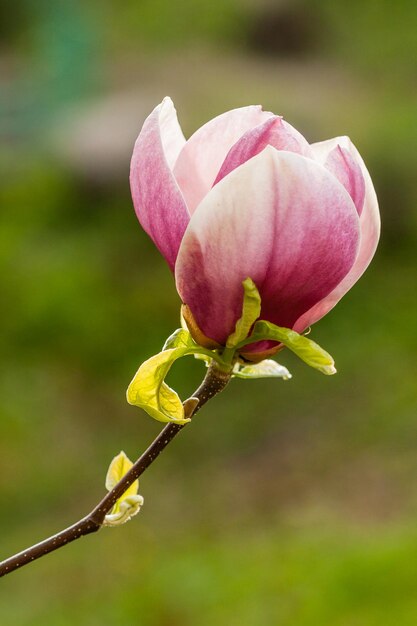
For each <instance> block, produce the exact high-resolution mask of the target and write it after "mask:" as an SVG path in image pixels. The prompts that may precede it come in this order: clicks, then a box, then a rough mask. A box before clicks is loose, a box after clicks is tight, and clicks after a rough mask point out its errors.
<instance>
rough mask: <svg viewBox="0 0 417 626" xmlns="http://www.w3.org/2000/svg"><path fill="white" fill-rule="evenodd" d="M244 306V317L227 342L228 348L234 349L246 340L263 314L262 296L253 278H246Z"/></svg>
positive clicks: (237, 323) (239, 320)
mask: <svg viewBox="0 0 417 626" xmlns="http://www.w3.org/2000/svg"><path fill="white" fill-rule="evenodd" d="M242 285H243V290H244V295H243V306H242V316H241V317H240V318H239V319H238V321H237V322H236V326H235V330H234V332H233V333H232V334H231V335H229V337H228V339H227V341H226V347H227V348H234V347H235V346H237V344H238V343H240V342H241V341H243V340H244V339H246V337H247V336H248V334H249V331H250V329H251V328H252V326H253V324H254V323H255V321H256V320H257V319H258V317H259V315H260V314H261V296H260V295H259V291H258V289H257V288H256V285H255V283H254V282H253V280H252V279H251V278H246V279H245V280H244V281H243V283H242Z"/></svg>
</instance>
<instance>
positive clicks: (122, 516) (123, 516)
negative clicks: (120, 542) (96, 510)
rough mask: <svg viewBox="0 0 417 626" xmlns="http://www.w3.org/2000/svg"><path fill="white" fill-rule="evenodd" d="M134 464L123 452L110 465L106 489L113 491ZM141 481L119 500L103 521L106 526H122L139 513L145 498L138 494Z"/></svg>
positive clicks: (128, 489)
mask: <svg viewBox="0 0 417 626" xmlns="http://www.w3.org/2000/svg"><path fill="white" fill-rule="evenodd" d="M132 465H133V463H132V461H131V460H130V459H128V457H127V456H126V454H125V453H124V452H123V451H122V452H120V453H119V454H118V455H117V456H115V457H114V459H113V460H112V462H111V463H110V466H109V469H108V471H107V475H106V489H107V490H108V491H111V490H112V489H113V487H115V486H116V485H117V483H118V482H119V480H120V479H121V478H123V476H124V475H125V474H127V472H128V471H129V470H130V468H131V467H132ZM138 489H139V481H138V480H135V482H134V483H132V484H131V485H130V487H128V488H127V489H126V491H125V492H124V494H123V495H122V496H121V497H120V498H119V499H118V500H117V502H116V503H115V505H114V506H113V508H112V510H111V511H110V513H108V514H107V515H106V516H105V518H104V521H103V525H104V526H120V524H124V523H125V522H127V521H128V520H130V518H131V517H133V516H134V515H136V514H137V513H139V511H140V508H141V506H142V505H143V497H142V496H140V495H139V494H138Z"/></svg>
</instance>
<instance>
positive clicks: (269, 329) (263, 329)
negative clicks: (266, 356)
mask: <svg viewBox="0 0 417 626" xmlns="http://www.w3.org/2000/svg"><path fill="white" fill-rule="evenodd" d="M263 339H270V340H272V341H278V342H280V343H283V344H284V345H285V346H287V348H289V349H290V350H291V351H292V352H294V354H296V355H297V356H298V357H299V358H300V359H302V360H303V361H304V362H305V363H307V365H310V366H311V367H314V368H315V369H317V370H319V371H320V372H322V373H323V374H327V375H331V374H336V368H335V366H334V360H333V358H332V357H331V356H330V354H329V353H328V352H326V351H325V350H323V348H321V347H320V346H319V345H318V344H317V343H315V342H314V341H312V340H311V339H308V338H307V337H305V336H304V335H299V334H298V333H296V332H295V330H291V329H290V328H283V327H281V326H275V324H271V322H265V321H264V320H261V321H259V322H256V324H255V327H254V329H253V333H252V334H251V336H250V337H249V338H248V339H245V341H242V342H240V344H239V345H238V346H237V347H238V349H241V348H242V347H243V346H245V345H247V344H248V343H253V342H255V341H261V340H263Z"/></svg>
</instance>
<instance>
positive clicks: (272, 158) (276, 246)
mask: <svg viewBox="0 0 417 626" xmlns="http://www.w3.org/2000/svg"><path fill="white" fill-rule="evenodd" d="M358 239H359V218H358V215H357V212H356V209H355V206H354V204H353V202H352V200H351V198H350V196H349V194H348V193H347V192H346V190H345V189H344V187H343V186H342V185H341V184H340V183H339V182H338V181H337V180H336V179H335V177H334V176H333V175H332V174H330V172H328V171H327V170H326V169H325V168H324V167H323V166H322V165H320V164H318V163H316V162H315V161H313V160H312V159H308V158H305V157H303V156H300V155H298V154H294V153H291V152H286V151H280V152H279V151H277V150H276V149H275V148H272V147H270V146H268V147H267V148H265V150H264V151H263V152H261V153H260V154H258V155H257V156H255V157H253V158H252V159H250V160H249V161H247V162H246V163H244V164H243V165H241V166H240V167H238V168H237V169H235V170H234V171H232V172H231V173H230V174H229V175H228V176H226V177H225V178H224V179H223V180H222V181H220V182H219V184H218V185H216V186H215V187H213V189H212V190H211V191H210V193H209V194H208V195H207V196H206V197H205V198H204V200H203V201H202V202H201V204H200V205H199V207H198V208H197V210H196V211H195V213H194V214H193V215H192V217H191V220H190V223H189V225H188V228H187V230H186V232H185V234H184V238H183V241H182V243H181V247H180V250H179V253H178V259H177V264H176V268H175V275H176V282H177V289H178V293H179V294H180V296H181V298H182V300H183V302H184V303H186V304H188V306H189V307H190V309H191V311H192V313H193V315H194V318H195V320H196V322H197V324H198V326H199V327H200V328H201V330H202V331H203V333H204V334H205V335H206V336H207V337H210V338H212V339H215V340H216V341H218V342H219V343H221V344H224V343H225V341H226V338H227V337H228V335H229V334H230V333H231V332H232V331H233V329H234V326H235V323H236V320H237V319H238V318H239V317H240V314H241V307H242V298H243V288H242V280H244V279H245V278H247V277H248V276H249V277H250V278H252V279H253V280H254V281H255V283H256V285H257V287H258V289H259V291H260V294H261V297H262V313H261V318H262V319H266V320H269V321H271V322H274V323H275V324H278V325H281V326H287V327H292V325H293V324H294V323H295V321H296V320H297V319H298V318H299V317H300V316H301V315H302V314H303V313H304V312H305V311H306V310H308V309H310V308H311V307H312V306H313V305H314V304H315V303H316V302H318V301H320V300H321V299H322V298H324V297H325V296H326V295H327V294H328V293H330V292H331V291H332V290H333V289H334V288H335V286H336V285H337V284H338V283H339V282H340V281H341V280H342V278H343V277H344V276H346V274H347V273H348V271H349V270H350V268H351V267H352V265H353V263H354V260H355V258H356V253H357V246H358Z"/></svg>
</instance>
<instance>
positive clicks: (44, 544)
mask: <svg viewBox="0 0 417 626" xmlns="http://www.w3.org/2000/svg"><path fill="white" fill-rule="evenodd" d="M230 376H231V373H230V372H224V371H222V370H220V369H219V368H218V366H217V365H216V364H215V363H214V361H213V362H212V364H211V365H210V367H209V368H208V370H207V373H206V376H205V378H204V380H203V382H202V383H201V385H200V387H199V388H198V389H197V390H196V391H195V393H194V394H193V395H192V396H191V398H189V399H188V400H186V401H185V402H184V408H185V412H186V416H187V417H194V415H195V414H196V413H197V411H199V410H200V409H201V407H202V406H203V405H204V404H206V402H208V401H209V400H210V399H211V398H212V397H213V396H215V395H216V394H218V393H219V392H220V391H222V390H223V389H224V388H225V387H226V385H227V383H228V382H229V380H230ZM194 398H196V399H197V400H198V403H197V404H196V402H195V401H194ZM186 425H187V424H175V423H173V422H170V423H169V424H167V426H165V428H164V429H163V430H162V431H161V432H160V433H159V435H158V437H157V438H156V439H155V440H154V441H153V442H152V443H151V445H150V446H149V448H148V449H147V450H145V452H144V453H143V454H142V456H140V457H139V459H138V460H137V461H136V463H134V465H133V466H132V467H131V468H130V470H129V471H128V472H127V474H125V475H124V476H123V478H122V479H121V480H120V481H119V482H118V483H117V485H116V486H115V487H114V488H113V489H112V490H111V491H110V492H109V493H107V494H106V495H105V496H104V498H103V499H102V500H101V501H100V502H99V503H98V504H97V506H96V507H94V509H93V510H92V511H91V512H90V513H89V514H88V515H86V516H85V517H83V518H82V519H80V520H79V521H78V522H76V523H75V524H73V525H72V526H69V527H68V528H66V529H65V530H61V531H60V532H59V533H57V534H56V535H52V536H51V537H48V539H44V541H41V542H40V543H37V544H35V545H33V546H31V547H29V548H27V549H26V550H22V552H19V553H18V554H15V555H14V556H11V557H10V558H8V559H6V560H5V561H2V562H1V563H0V577H1V576H5V575H6V574H10V573H11V572H13V571H14V570H16V569H18V568H20V567H23V566H24V565H27V564H28V563H31V562H32V561H35V560H36V559H39V558H40V557H41V556H44V555H45V554H49V553H50V552H53V551H54V550H57V549H58V548H62V547H63V546H65V545H67V544H68V543H71V542H72V541H75V540H76V539H79V538H80V537H83V536H84V535H89V534H91V533H94V532H97V531H98V530H100V528H101V527H102V525H103V521H104V518H105V516H106V515H107V513H109V511H111V509H112V508H113V506H114V504H115V503H116V502H117V500H118V499H119V498H120V497H121V496H122V495H123V494H124V492H125V491H126V489H127V488H128V487H129V486H130V485H131V484H132V483H133V482H135V480H136V479H137V478H139V476H140V475H141V474H143V472H144V471H145V470H146V469H147V468H148V467H149V465H151V464H152V463H153V462H154V461H155V459H156V458H157V457H158V456H159V455H160V453H161V452H162V450H164V448H166V446H167V445H168V444H169V443H170V442H171V441H172V440H173V439H174V437H175V436H176V435H177V434H178V433H179V432H180V430H182V429H183V428H184V426H186Z"/></svg>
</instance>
